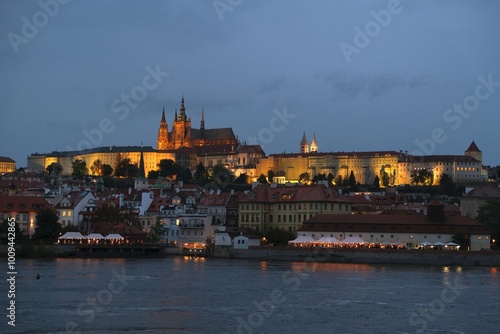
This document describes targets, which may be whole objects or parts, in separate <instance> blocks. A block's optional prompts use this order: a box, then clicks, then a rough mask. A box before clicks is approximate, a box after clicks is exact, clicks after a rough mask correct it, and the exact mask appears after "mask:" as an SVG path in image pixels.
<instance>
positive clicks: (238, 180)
mask: <svg viewBox="0 0 500 334" xmlns="http://www.w3.org/2000/svg"><path fill="white" fill-rule="evenodd" d="M247 179H248V178H247V174H246V173H241V174H240V176H238V177H237V178H236V180H234V183H238V184H247V183H248V180H247Z"/></svg>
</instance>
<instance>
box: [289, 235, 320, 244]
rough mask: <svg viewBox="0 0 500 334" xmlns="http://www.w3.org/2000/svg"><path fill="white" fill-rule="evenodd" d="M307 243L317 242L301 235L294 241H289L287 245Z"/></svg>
mask: <svg viewBox="0 0 500 334" xmlns="http://www.w3.org/2000/svg"><path fill="white" fill-rule="evenodd" d="M307 242H317V240H314V239H313V238H312V237H311V236H305V235H301V236H300V237H298V238H297V239H295V240H290V241H289V242H288V243H290V244H301V243H307Z"/></svg>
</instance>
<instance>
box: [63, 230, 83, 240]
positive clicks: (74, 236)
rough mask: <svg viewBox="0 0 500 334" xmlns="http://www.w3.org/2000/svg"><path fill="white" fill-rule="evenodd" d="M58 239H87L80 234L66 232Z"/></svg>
mask: <svg viewBox="0 0 500 334" xmlns="http://www.w3.org/2000/svg"><path fill="white" fill-rule="evenodd" d="M58 239H85V237H84V236H83V234H81V233H80V232H66V233H64V235H61V236H60V237H59V238H58Z"/></svg>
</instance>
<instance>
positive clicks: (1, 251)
mask: <svg viewBox="0 0 500 334" xmlns="http://www.w3.org/2000/svg"><path fill="white" fill-rule="evenodd" d="M186 255H189V254H186V253H185V252H184V251H183V250H181V249H179V248H175V247H166V246H164V245H120V246H107V247H105V246H96V245H92V246H80V245H78V246H77V245H32V244H28V245H16V257H17V258H57V257H66V258H68V257H75V258H117V257H118V258H132V257H133V258H163V257H165V256H186ZM197 256H203V255H201V254H200V255H197ZM207 256H210V257H213V258H232V259H252V260H260V261H289V262H292V261H298V262H303V261H307V262H327V263H359V264H404V265H438V266H476V267H478V266H479V267H500V252H496V251H480V252H469V251H440V250H405V249H374V248H367V249H364V248H361V249H350V248H312V247H311V248H306V247H276V246H260V247H250V248H249V249H233V248H232V247H214V249H213V253H212V254H211V255H207ZM0 257H7V246H5V245H1V246H0Z"/></svg>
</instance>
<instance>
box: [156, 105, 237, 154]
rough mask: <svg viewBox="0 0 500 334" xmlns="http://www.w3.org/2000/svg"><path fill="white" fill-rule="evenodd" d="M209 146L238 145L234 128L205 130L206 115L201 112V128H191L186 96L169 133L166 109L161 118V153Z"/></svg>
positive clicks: (159, 139) (159, 144) (159, 140)
mask: <svg viewBox="0 0 500 334" xmlns="http://www.w3.org/2000/svg"><path fill="white" fill-rule="evenodd" d="M207 145H238V139H237V138H236V136H235V135H234V132H233V129H232V128H218V129H205V114H204V111H203V110H202V112H201V123H200V128H199V129H195V128H192V127H191V117H187V115H186V108H185V106H184V96H183V97H182V100H181V106H180V113H179V114H178V115H177V110H176V111H175V116H174V121H173V123H172V129H171V131H170V132H169V131H168V124H167V121H166V120H165V109H163V113H162V116H161V122H160V128H159V130H158V141H157V149H158V150H159V151H165V150H176V149H178V148H182V147H193V148H196V147H201V146H207Z"/></svg>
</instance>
